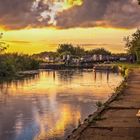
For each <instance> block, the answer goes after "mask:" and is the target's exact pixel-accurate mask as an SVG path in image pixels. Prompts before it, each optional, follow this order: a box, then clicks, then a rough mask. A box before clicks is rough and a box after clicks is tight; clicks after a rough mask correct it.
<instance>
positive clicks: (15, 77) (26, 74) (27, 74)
mask: <svg viewBox="0 0 140 140" xmlns="http://www.w3.org/2000/svg"><path fill="white" fill-rule="evenodd" d="M39 72H40V69H37V70H27V71H19V72H17V73H16V74H15V75H10V76H5V77H0V82H4V81H11V80H21V79H24V78H29V77H33V76H35V75H38V74H39Z"/></svg>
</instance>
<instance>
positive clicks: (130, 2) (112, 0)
mask: <svg viewBox="0 0 140 140" xmlns="http://www.w3.org/2000/svg"><path fill="white" fill-rule="evenodd" d="M139 25H140V6H139V5H138V3H137V0H84V2H83V5H81V6H75V7H73V8H71V9H69V10H66V11H63V12H61V13H59V14H58V17H57V26H59V27H60V28H71V27H95V26H106V27H108V26H109V27H110V26H111V27H119V28H135V27H138V26H139Z"/></svg>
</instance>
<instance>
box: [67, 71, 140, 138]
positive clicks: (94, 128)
mask: <svg viewBox="0 0 140 140" xmlns="http://www.w3.org/2000/svg"><path fill="white" fill-rule="evenodd" d="M139 109H140V70H133V72H132V73H131V75H130V77H129V79H128V87H127V88H126V89H125V90H124V92H123V94H121V95H120V96H119V97H118V98H117V99H116V100H115V101H113V102H112V103H110V104H109V108H108V109H106V110H105V111H103V112H102V114H101V119H100V120H98V121H96V123H95V122H94V123H93V122H91V123H90V124H89V125H88V126H87V127H86V128H85V129H84V130H82V132H80V133H79V132H77V133H75V135H73V136H71V137H70V138H69V139H70V140H140V122H139V121H138V119H137V117H136V114H137V112H138V110H139Z"/></svg>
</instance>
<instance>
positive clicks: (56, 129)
mask: <svg viewBox="0 0 140 140" xmlns="http://www.w3.org/2000/svg"><path fill="white" fill-rule="evenodd" d="M58 112H59V118H58V119H57V121H56V122H55V121H54V118H53V117H51V116H49V117H48V116H47V115H45V116H43V117H41V116H40V115H39V114H37V115H36V120H37V122H38V123H39V125H40V133H39V134H38V135H37V136H36V138H35V140H44V139H46V138H47V137H49V138H51V137H53V136H56V135H59V136H64V133H65V129H66V126H68V124H71V123H72V122H74V121H77V122H78V120H80V118H81V115H80V111H76V112H73V110H72V109H71V108H70V106H69V105H63V106H61V107H60V108H59V111H58ZM73 114H74V115H73ZM77 122H75V123H77ZM47 127H48V128H50V130H48V131H47V129H46V128H47Z"/></svg>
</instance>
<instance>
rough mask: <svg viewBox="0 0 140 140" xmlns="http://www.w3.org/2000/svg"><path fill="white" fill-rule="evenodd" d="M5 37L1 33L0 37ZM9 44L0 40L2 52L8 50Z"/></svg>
mask: <svg viewBox="0 0 140 140" xmlns="http://www.w3.org/2000/svg"><path fill="white" fill-rule="evenodd" d="M2 37H3V33H0V39H1V38H2ZM7 47H8V45H7V44H6V43H5V42H2V41H1V42H0V53H1V52H3V51H4V50H6V49H7Z"/></svg>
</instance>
